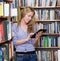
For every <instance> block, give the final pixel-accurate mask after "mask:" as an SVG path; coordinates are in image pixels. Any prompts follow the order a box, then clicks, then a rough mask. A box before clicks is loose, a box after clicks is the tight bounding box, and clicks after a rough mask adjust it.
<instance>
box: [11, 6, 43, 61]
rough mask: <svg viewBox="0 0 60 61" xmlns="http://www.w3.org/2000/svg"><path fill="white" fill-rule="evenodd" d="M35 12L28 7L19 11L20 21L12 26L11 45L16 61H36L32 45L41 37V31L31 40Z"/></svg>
mask: <svg viewBox="0 0 60 61" xmlns="http://www.w3.org/2000/svg"><path fill="white" fill-rule="evenodd" d="M34 15H35V12H34V10H33V9H32V8H30V7H25V8H24V9H22V11H21V19H20V21H19V22H18V23H15V24H13V27H12V31H13V34H14V36H13V43H14V45H15V48H16V61H37V56H36V53H35V48H34V45H35V44H36V43H37V40H38V39H39V38H40V36H41V35H42V31H41V32H39V33H38V34H36V37H35V38H31V36H32V35H33V34H34V29H35V26H34V21H33V17H34Z"/></svg>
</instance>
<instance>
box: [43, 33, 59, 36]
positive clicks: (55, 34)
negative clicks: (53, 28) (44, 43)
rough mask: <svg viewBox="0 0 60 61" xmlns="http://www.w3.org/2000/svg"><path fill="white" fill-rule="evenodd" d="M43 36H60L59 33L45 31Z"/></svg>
mask: <svg viewBox="0 0 60 61" xmlns="http://www.w3.org/2000/svg"><path fill="white" fill-rule="evenodd" d="M43 36H60V34H59V33H43Z"/></svg>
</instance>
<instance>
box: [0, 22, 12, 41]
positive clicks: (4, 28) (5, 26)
mask: <svg viewBox="0 0 60 61" xmlns="http://www.w3.org/2000/svg"><path fill="white" fill-rule="evenodd" d="M11 38H12V36H11V22H8V21H2V22H0V41H4V40H5V41H7V40H10V39H11Z"/></svg>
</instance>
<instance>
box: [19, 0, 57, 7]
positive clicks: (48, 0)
mask: <svg viewBox="0 0 60 61" xmlns="http://www.w3.org/2000/svg"><path fill="white" fill-rule="evenodd" d="M56 3H57V0H19V5H20V6H32V7H34V6H36V7H38V6H46V7H47V6H53V7H55V6H56Z"/></svg>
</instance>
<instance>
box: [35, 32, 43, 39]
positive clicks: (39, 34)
mask: <svg viewBox="0 0 60 61" xmlns="http://www.w3.org/2000/svg"><path fill="white" fill-rule="evenodd" d="M42 33H43V31H40V32H38V33H37V34H36V39H39V38H40V36H42Z"/></svg>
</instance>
